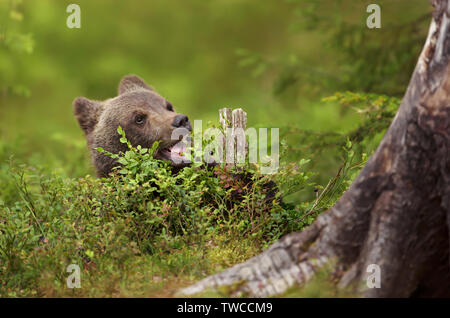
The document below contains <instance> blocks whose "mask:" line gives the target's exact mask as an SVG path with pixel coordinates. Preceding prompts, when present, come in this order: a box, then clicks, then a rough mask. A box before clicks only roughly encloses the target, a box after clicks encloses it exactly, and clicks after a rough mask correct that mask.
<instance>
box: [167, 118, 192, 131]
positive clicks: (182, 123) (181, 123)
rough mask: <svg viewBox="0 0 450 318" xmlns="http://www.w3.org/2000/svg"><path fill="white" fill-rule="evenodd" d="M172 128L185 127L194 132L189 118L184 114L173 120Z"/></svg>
mask: <svg viewBox="0 0 450 318" xmlns="http://www.w3.org/2000/svg"><path fill="white" fill-rule="evenodd" d="M172 126H173V127H175V128H181V127H184V128H187V129H189V130H192V127H191V123H190V121H189V119H188V117H187V116H186V115H183V114H180V115H177V116H175V118H174V119H173V122H172Z"/></svg>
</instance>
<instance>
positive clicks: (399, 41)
mask: <svg viewBox="0 0 450 318" xmlns="http://www.w3.org/2000/svg"><path fill="white" fill-rule="evenodd" d="M72 2H73V1H62V0H58V1H56V0H54V1H50V0H40V1H17V0H0V138H1V141H0V159H1V160H2V162H3V163H4V162H6V161H7V160H9V159H10V158H11V156H14V158H15V159H14V160H17V161H19V162H25V163H27V164H29V165H32V166H39V167H47V169H49V171H52V170H55V169H56V170H59V171H60V172H61V173H64V174H66V175H67V176H70V177H78V176H83V175H86V174H88V173H90V174H93V170H92V167H91V165H90V162H89V156H88V152H87V149H86V147H85V139H84V136H83V134H82V131H81V130H80V129H79V127H78V125H77V122H76V120H75V118H74V116H73V113H72V101H73V99H74V98H75V97H77V96H86V97H88V98H91V99H98V100H102V99H106V98H110V97H113V96H115V95H116V92H117V85H118V83H119V81H120V79H121V77H122V76H124V75H126V74H129V73H135V74H138V75H139V76H141V77H142V78H144V79H145V80H146V81H147V82H148V83H149V84H151V85H153V86H154V87H155V88H156V90H157V91H158V92H160V93H161V95H163V96H165V97H166V98H167V99H168V100H170V101H171V102H172V103H173V105H174V106H175V108H176V110H177V111H178V112H182V113H185V114H187V115H188V116H189V117H190V119H191V120H193V119H202V120H203V121H204V122H207V121H209V120H212V121H216V120H217V118H218V109H219V108H222V107H233V108H237V107H242V108H243V109H244V110H246V111H247V113H248V125H249V126H256V127H280V128H281V129H282V134H283V136H284V137H286V139H287V140H288V142H289V143H290V144H293V145H294V146H295V143H296V140H295V135H294V134H290V133H289V127H293V126H295V127H297V128H300V129H304V130H314V131H317V132H345V131H349V130H351V129H354V128H355V127H356V126H357V125H358V123H359V121H360V117H359V115H358V114H357V113H355V112H352V111H348V109H346V108H343V107H341V106H340V105H339V104H337V103H333V102H323V101H321V99H322V98H323V97H326V96H329V95H332V94H333V93H334V92H336V91H347V90H349V91H355V92H374V93H378V94H386V95H388V96H397V97H401V96H402V94H403V93H404V90H405V88H406V86H407V84H408V80H409V77H410V75H411V72H412V70H413V68H414V66H415V62H416V60H417V57H418V55H419V53H420V49H421V47H422V45H423V41H424V39H425V36H426V32H427V27H428V23H429V15H430V13H431V6H430V4H429V3H428V1H426V0H389V1H381V0H379V1H376V3H378V4H379V5H380V6H381V19H382V28H381V29H373V30H369V29H368V28H367V27H366V18H367V16H368V15H369V14H368V13H366V7H367V5H368V4H369V3H372V2H373V1H358V0H351V1H350V0H342V1H339V0H317V1H302V0H264V1H256V0H211V1H205V0H184V1H175V0H151V1H136V0H132V1H106V0H96V1H87V0H80V1H76V3H77V4H78V5H80V7H81V29H69V28H68V27H67V26H66V19H67V17H68V15H69V13H67V12H66V7H67V6H68V5H69V4H70V3H72ZM374 146H376V145H374ZM296 156H297V157H298V158H300V157H304V158H307V157H308V154H307V153H297V154H296ZM324 156H325V157H326V153H325V154H324ZM298 158H293V160H294V159H298ZM338 161H339V160H338V159H327V160H326V161H325V162H324V163H323V164H322V165H321V166H318V167H317V171H318V173H319V175H320V176H322V177H323V178H324V180H327V178H329V177H330V176H332V175H333V174H334V173H335V170H336V167H337V165H338V163H339V162H338ZM6 170H7V166H6V165H2V168H1V169H0V173H3V174H6V173H7V172H6ZM3 180H5V179H3ZM5 182H6V181H5Z"/></svg>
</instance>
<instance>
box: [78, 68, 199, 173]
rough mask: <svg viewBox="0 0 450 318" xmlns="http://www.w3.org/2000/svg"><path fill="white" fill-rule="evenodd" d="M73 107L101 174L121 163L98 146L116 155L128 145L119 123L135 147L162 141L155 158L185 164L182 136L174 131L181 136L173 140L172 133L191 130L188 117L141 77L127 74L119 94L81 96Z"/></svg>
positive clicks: (175, 163) (177, 164)
mask: <svg viewBox="0 0 450 318" xmlns="http://www.w3.org/2000/svg"><path fill="white" fill-rule="evenodd" d="M73 107H74V113H75V117H76V118H77V120H78V123H79V124H80V127H81V129H82V130H83V131H84V133H85V135H86V137H87V142H88V146H89V148H90V151H91V155H92V161H93V163H94V166H95V168H96V170H97V174H98V176H99V177H105V176H107V175H108V174H109V173H110V172H111V170H112V168H113V167H115V166H117V165H118V163H117V162H116V161H115V160H114V159H112V158H110V157H108V156H107V155H105V154H103V153H100V152H99V151H98V150H97V148H98V147H102V148H103V149H105V150H106V151H109V152H111V153H115V154H117V153H119V152H125V151H126V150H127V145H126V144H123V143H121V142H120V135H119V134H118V133H117V128H118V126H121V127H122V129H123V130H124V131H125V134H126V137H127V139H128V140H129V141H130V142H131V144H132V145H133V147H137V146H138V145H140V146H141V147H143V148H151V147H152V145H153V143H154V142H155V141H159V142H160V143H159V147H158V149H157V150H156V152H155V154H154V157H155V158H157V159H160V160H167V161H170V162H171V163H172V164H173V165H174V166H177V167H180V166H184V165H186V161H184V160H179V159H180V158H181V159H183V158H182V157H183V153H182V151H183V147H182V146H179V145H180V144H182V143H179V141H180V140H181V138H182V137H183V136H181V135H180V134H175V135H177V136H179V137H177V138H175V140H173V139H174V138H172V135H173V133H174V130H175V129H182V130H185V131H186V132H189V131H191V130H192V128H191V123H190V122H189V119H188V117H187V116H186V115H183V114H179V113H177V112H175V110H174V108H173V106H172V104H171V103H170V102H168V101H167V100H166V99H165V98H163V97H162V96H160V95H159V94H158V93H156V92H155V91H154V90H153V88H152V87H150V86H148V85H147V84H146V83H145V82H144V81H143V80H142V79H141V78H139V77H138V76H136V75H128V76H125V77H124V78H123V79H122V80H121V82H120V84H119V89H118V96H117V97H114V98H110V99H107V100H105V101H95V100H89V99H87V98H85V97H78V98H76V99H75V100H74V102H73ZM175 145H176V146H175ZM174 158H177V159H178V160H174Z"/></svg>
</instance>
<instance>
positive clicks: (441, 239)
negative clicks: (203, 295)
mask: <svg viewBox="0 0 450 318" xmlns="http://www.w3.org/2000/svg"><path fill="white" fill-rule="evenodd" d="M431 2H432V4H433V6H434V13H433V19H432V23H431V26H430V30H429V34H428V37H427V40H426V43H425V46H424V48H423V50H422V53H421V55H420V57H419V60H418V63H417V66H416V69H415V71H414V73H413V76H412V78H411V81H410V83H409V86H408V89H407V91H406V94H405V96H404V98H403V101H402V103H401V106H400V108H399V111H398V113H397V115H396V116H395V118H394V120H393V122H392V124H391V126H390V127H389V129H388V131H387V132H386V134H385V136H384V138H383V140H382V142H381V143H380V145H379V147H378V149H377V150H376V152H375V153H374V155H373V156H372V157H371V158H370V160H369V161H368V163H367V165H366V166H365V167H364V169H363V170H362V171H361V173H360V175H359V176H358V177H357V178H356V179H355V181H354V182H353V184H352V185H351V187H350V189H349V190H348V191H346V192H345V193H344V195H343V196H342V197H341V199H340V200H339V201H338V203H337V204H336V205H335V206H334V207H332V208H331V209H330V210H328V211H326V212H324V213H322V214H321V215H320V216H319V217H318V218H317V219H316V221H315V222H314V223H313V224H312V225H310V226H309V227H308V228H307V229H305V230H304V231H302V232H299V233H292V234H289V235H287V236H285V237H284V238H282V239H280V240H279V241H278V242H276V243H275V244H273V245H272V246H271V247H269V248H268V249H267V250H266V251H265V252H263V253H262V254H260V255H258V256H256V257H254V258H252V259H250V260H249V261H247V262H245V263H243V264H239V265H236V266H234V267H232V268H229V269H227V270H225V271H224V272H222V273H219V274H216V275H213V276H210V277H208V278H205V279H204V280H202V281H200V282H198V283H197V284H195V285H193V286H190V287H187V288H185V289H183V290H182V291H181V293H182V294H184V295H190V294H194V293H198V292H201V291H203V290H204V289H206V288H213V289H214V288H217V287H219V286H231V285H233V286H234V287H233V288H232V290H233V293H232V295H233V296H237V295H246V296H253V297H266V296H270V295H276V294H279V293H282V292H284V291H285V290H286V289H287V288H289V287H291V286H293V285H294V284H297V285H298V286H301V285H303V284H304V283H305V282H307V281H308V280H309V279H310V278H311V277H312V276H313V274H314V272H315V271H316V270H317V269H319V268H320V267H323V266H324V265H325V264H326V263H329V262H333V264H334V267H333V268H334V272H333V276H334V277H336V279H337V281H338V282H339V283H338V286H339V287H346V286H358V287H357V292H358V293H359V294H360V295H361V296H365V297H411V296H412V297H436V296H450V259H449V238H450V237H449V227H450V136H449V123H450V120H449V118H450V116H449V115H450V63H449V58H450V0H433V1H431ZM370 264H376V265H378V266H379V268H380V270H381V271H380V274H381V280H380V281H381V286H380V287H381V288H368V287H367V285H366V283H365V278H367V276H366V275H367V268H368V265H370Z"/></svg>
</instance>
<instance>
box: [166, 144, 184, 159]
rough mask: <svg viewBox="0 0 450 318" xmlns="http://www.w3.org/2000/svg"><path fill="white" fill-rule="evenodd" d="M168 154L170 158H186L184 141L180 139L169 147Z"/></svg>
mask: <svg viewBox="0 0 450 318" xmlns="http://www.w3.org/2000/svg"><path fill="white" fill-rule="evenodd" d="M169 151H170V155H171V157H172V158H174V157H175V158H178V159H186V156H185V153H186V145H185V144H184V142H182V141H180V142H178V143H176V144H175V145H173V146H172V147H170V148H169Z"/></svg>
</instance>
